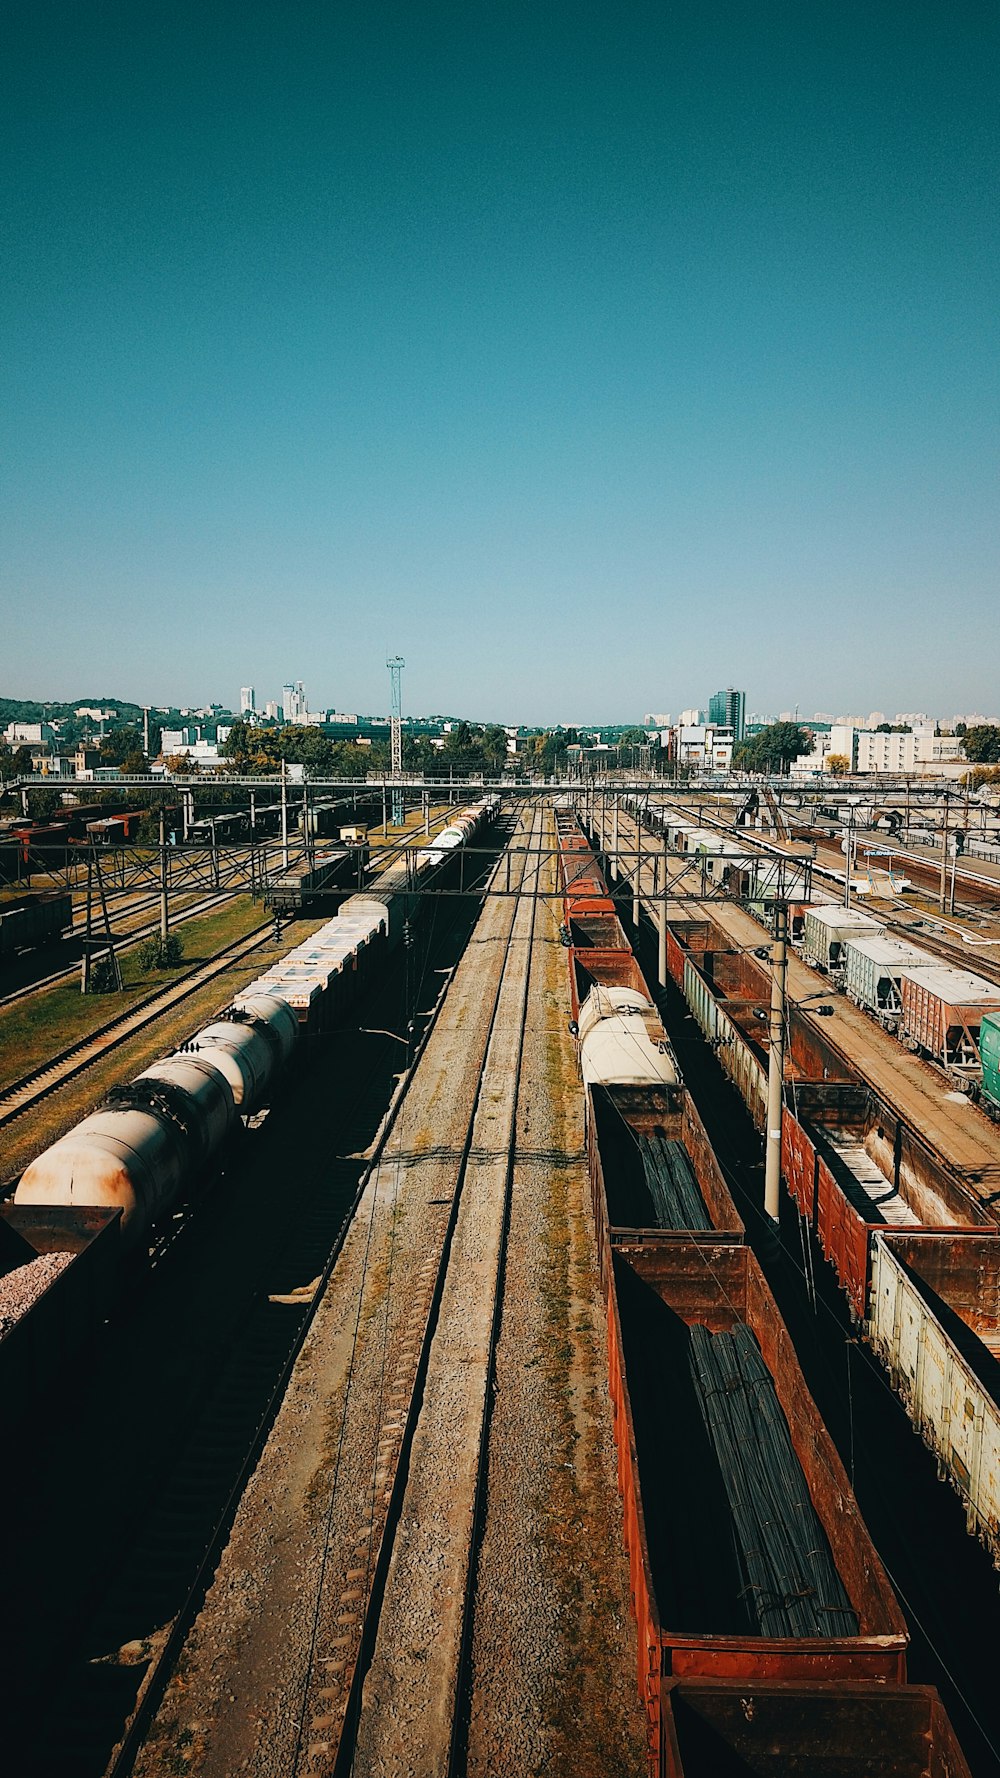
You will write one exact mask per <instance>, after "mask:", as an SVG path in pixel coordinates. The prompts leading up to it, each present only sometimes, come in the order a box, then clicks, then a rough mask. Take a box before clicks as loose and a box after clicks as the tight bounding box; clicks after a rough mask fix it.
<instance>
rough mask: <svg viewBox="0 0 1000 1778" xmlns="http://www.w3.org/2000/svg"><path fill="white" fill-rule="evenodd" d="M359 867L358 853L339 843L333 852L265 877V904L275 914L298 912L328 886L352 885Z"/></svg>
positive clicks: (311, 902)
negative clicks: (340, 846) (344, 847)
mask: <svg viewBox="0 0 1000 1778" xmlns="http://www.w3.org/2000/svg"><path fill="white" fill-rule="evenodd" d="M357 868H358V855H357V853H356V852H348V851H347V850H346V849H341V848H339V847H338V849H337V851H336V852H332V853H329V854H327V855H325V856H323V857H322V858H317V859H315V860H314V861H313V862H312V863H311V864H310V863H305V864H297V865H293V866H292V867H291V868H290V869H289V870H286V871H282V872H280V874H278V875H276V876H270V877H268V879H267V883H266V885H265V890H264V900H265V904H266V906H267V907H269V908H273V910H274V912H275V913H276V914H279V913H280V914H297V913H301V912H302V910H303V909H304V908H308V907H311V906H312V904H313V903H314V902H315V901H316V900H317V899H319V898H320V897H322V896H326V895H327V893H328V892H329V891H330V890H333V889H337V888H340V889H346V888H348V887H353V885H354V882H355V881H356V880H357V879H356V875H355V873H356V871H357Z"/></svg>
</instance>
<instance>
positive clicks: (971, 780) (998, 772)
mask: <svg viewBox="0 0 1000 1778" xmlns="http://www.w3.org/2000/svg"><path fill="white" fill-rule="evenodd" d="M984 784H997V785H1000V766H976V768H975V771H972V772H966V773H965V776H964V777H963V779H962V785H963V787H964V786H965V785H968V787H969V789H970V790H981V789H982V787H983V785H984Z"/></svg>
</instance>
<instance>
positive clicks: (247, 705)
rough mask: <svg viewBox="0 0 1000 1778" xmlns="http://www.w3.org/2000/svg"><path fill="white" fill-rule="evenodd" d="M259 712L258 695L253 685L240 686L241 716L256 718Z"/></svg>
mask: <svg viewBox="0 0 1000 1778" xmlns="http://www.w3.org/2000/svg"><path fill="white" fill-rule="evenodd" d="M256 712H257V693H256V692H255V691H254V688H253V686H252V685H241V686H240V715H241V716H254V715H256Z"/></svg>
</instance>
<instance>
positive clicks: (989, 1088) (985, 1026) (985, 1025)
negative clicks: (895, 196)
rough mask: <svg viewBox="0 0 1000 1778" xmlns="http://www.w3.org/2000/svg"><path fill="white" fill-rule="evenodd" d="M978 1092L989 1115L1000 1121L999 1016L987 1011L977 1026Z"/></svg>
mask: <svg viewBox="0 0 1000 1778" xmlns="http://www.w3.org/2000/svg"><path fill="white" fill-rule="evenodd" d="M979 1060H980V1064H981V1066H982V1071H983V1072H982V1079H981V1081H980V1083H979V1093H980V1099H981V1102H982V1104H983V1105H984V1106H985V1108H986V1110H987V1111H988V1112H989V1114H990V1116H991V1117H992V1118H994V1119H995V1120H997V1121H1000V1016H998V1015H997V1014H995V1013H991V1012H987V1013H984V1014H983V1017H982V1022H981V1024H980V1026H979Z"/></svg>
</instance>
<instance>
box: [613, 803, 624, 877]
mask: <svg viewBox="0 0 1000 1778" xmlns="http://www.w3.org/2000/svg"><path fill="white" fill-rule="evenodd" d="M621 874H622V873H621V871H620V869H619V867H618V798H617V796H616V797H615V799H614V802H613V803H612V805H611V881H612V882H613V883H614V882H615V881H616V880H617V878H618V877H620V876H621Z"/></svg>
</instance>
